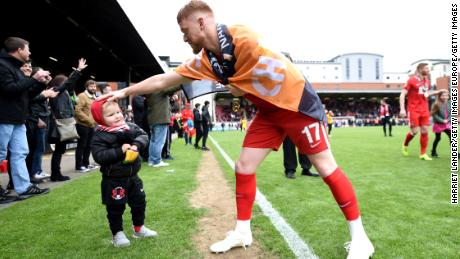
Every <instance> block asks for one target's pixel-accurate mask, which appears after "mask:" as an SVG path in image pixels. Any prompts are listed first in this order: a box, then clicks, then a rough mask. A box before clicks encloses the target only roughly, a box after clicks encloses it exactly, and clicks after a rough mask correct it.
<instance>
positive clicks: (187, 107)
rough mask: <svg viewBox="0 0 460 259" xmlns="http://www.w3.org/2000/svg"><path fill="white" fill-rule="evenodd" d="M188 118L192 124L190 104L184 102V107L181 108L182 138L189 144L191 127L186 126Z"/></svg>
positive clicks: (190, 141) (190, 142)
mask: <svg viewBox="0 0 460 259" xmlns="http://www.w3.org/2000/svg"><path fill="white" fill-rule="evenodd" d="M189 120H190V121H191V122H192V123H191V124H192V125H193V112H192V104H191V103H186V104H185V109H183V110H182V125H183V126H182V128H183V129H184V139H185V145H191V144H192V136H193V134H192V128H189V127H188V124H190V123H189Z"/></svg>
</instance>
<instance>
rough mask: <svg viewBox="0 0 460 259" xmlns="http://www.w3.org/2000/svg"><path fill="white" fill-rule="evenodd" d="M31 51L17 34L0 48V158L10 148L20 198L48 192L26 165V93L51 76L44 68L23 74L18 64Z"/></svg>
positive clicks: (38, 89)
mask: <svg viewBox="0 0 460 259" xmlns="http://www.w3.org/2000/svg"><path fill="white" fill-rule="evenodd" d="M30 54H31V53H30V51H29V42H27V41H26V40H24V39H21V38H16V37H10V38H7V39H6V40H5V48H4V49H2V50H1V51H0V162H1V161H3V160H6V155H7V150H9V152H10V154H11V159H10V160H9V164H10V166H11V176H12V180H13V183H14V189H15V191H16V193H17V194H18V195H19V196H20V197H23V198H27V197H30V196H33V195H39V194H43V193H48V192H49V189H48V188H45V189H40V188H38V187H37V186H35V185H34V184H31V182H30V178H29V173H28V172H27V165H26V157H27V154H28V144H27V136H26V126H25V122H26V118H27V113H28V107H29V97H33V96H36V95H38V94H39V93H40V92H41V91H42V90H44V89H45V87H46V84H45V83H46V82H47V81H48V80H49V78H50V75H49V72H48V71H43V70H41V71H38V72H37V73H35V75H34V76H33V77H32V78H27V77H26V76H25V75H24V73H23V72H22V71H21V69H20V68H21V66H22V65H23V64H24V62H27V61H29V56H30ZM0 199H3V198H0Z"/></svg>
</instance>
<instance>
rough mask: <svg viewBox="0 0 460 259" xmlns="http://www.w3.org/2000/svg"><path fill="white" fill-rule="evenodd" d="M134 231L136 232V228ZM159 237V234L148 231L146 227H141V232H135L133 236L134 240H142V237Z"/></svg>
mask: <svg viewBox="0 0 460 259" xmlns="http://www.w3.org/2000/svg"><path fill="white" fill-rule="evenodd" d="M133 230H134V227H133ZM156 236H158V233H157V232H156V231H154V230H151V229H148V228H147V227H145V226H142V227H141V230H139V232H136V231H135V230H134V234H133V237H134V238H140V237H156Z"/></svg>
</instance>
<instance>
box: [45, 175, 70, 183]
mask: <svg viewBox="0 0 460 259" xmlns="http://www.w3.org/2000/svg"><path fill="white" fill-rule="evenodd" d="M50 180H51V181H52V182H63V181H68V180H70V177H68V176H65V175H59V176H51V177H50Z"/></svg>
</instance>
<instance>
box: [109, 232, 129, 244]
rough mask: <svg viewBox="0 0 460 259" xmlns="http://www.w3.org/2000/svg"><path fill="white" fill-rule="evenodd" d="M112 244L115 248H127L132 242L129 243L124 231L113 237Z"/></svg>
mask: <svg viewBox="0 0 460 259" xmlns="http://www.w3.org/2000/svg"><path fill="white" fill-rule="evenodd" d="M112 244H113V245H114V246H115V247H125V246H129V245H130V244H131V242H129V239H128V238H127V237H126V235H125V233H123V231H118V232H117V233H116V234H115V236H113V237H112Z"/></svg>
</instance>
